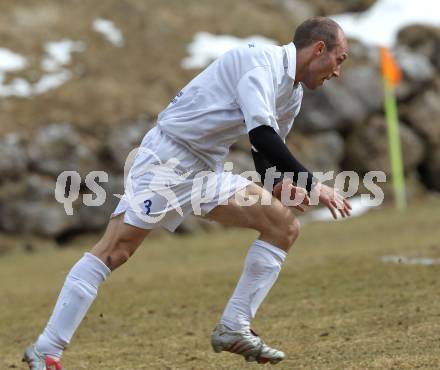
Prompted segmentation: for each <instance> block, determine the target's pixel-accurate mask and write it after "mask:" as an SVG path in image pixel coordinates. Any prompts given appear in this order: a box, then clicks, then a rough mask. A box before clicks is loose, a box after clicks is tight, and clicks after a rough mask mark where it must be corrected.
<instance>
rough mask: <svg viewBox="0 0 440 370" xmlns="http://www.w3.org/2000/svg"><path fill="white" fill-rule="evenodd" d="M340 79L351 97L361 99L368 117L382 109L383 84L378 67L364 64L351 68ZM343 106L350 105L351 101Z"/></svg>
mask: <svg viewBox="0 0 440 370" xmlns="http://www.w3.org/2000/svg"><path fill="white" fill-rule="evenodd" d="M340 79H341V83H342V84H343V85H344V86H345V87H346V88H347V90H348V91H349V93H350V95H353V96H355V97H356V98H357V99H359V101H360V102H361V104H362V106H363V107H364V109H366V111H367V112H366V115H367V116H369V115H370V114H371V113H375V112H376V111H377V110H379V109H381V108H382V106H383V83H382V77H381V73H380V71H379V70H378V68H377V66H375V65H372V64H364V65H359V66H356V67H354V68H350V69H349V70H347V71H345V72H343V73H342V75H341V78H340ZM343 104H344V105H345V104H350V101H344V102H343Z"/></svg>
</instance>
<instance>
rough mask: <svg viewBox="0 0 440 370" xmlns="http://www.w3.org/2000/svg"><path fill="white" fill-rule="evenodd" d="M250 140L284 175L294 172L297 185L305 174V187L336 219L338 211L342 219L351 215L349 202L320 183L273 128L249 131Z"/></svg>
mask: <svg viewBox="0 0 440 370" xmlns="http://www.w3.org/2000/svg"><path fill="white" fill-rule="evenodd" d="M249 139H250V142H251V144H252V146H253V147H254V148H255V149H257V151H258V152H259V153H260V154H261V156H264V157H265V158H266V160H267V161H268V162H269V163H273V164H274V165H275V166H276V168H277V169H278V170H279V171H281V172H283V173H284V172H292V173H293V181H294V182H295V183H298V179H299V176H300V173H304V174H305V175H306V178H307V180H306V186H305V187H306V189H307V191H308V192H310V191H315V192H318V194H319V201H320V203H322V204H324V205H325V206H326V207H327V208H328V209H329V210H330V212H331V213H332V215H333V217H334V218H335V219H336V218H337V211H339V213H340V215H341V216H342V217H346V216H349V215H350V210H351V206H350V204H349V202H348V201H347V200H346V199H344V198H343V197H342V196H341V195H340V194H339V193H338V192H337V191H336V189H333V188H331V187H329V186H327V185H324V184H322V183H320V182H319V181H318V180H317V179H316V178H315V177H314V176H313V175H312V173H311V172H310V171H309V170H307V169H306V168H305V167H304V166H303V165H302V164H301V163H300V162H299V161H298V160H297V159H296V158H295V157H294V156H293V154H292V153H291V152H290V150H289V148H288V147H287V145H286V144H285V143H284V141H283V140H282V139H281V137H280V136H279V135H278V134H277V133H276V132H275V130H274V129H273V128H272V127H270V126H265V125H262V126H258V127H256V128H254V129H252V130H251V131H249ZM277 186H278V187H279V186H281V184H277V185H276V187H275V189H276V188H277ZM275 189H274V191H275ZM312 189H313V190H312ZM278 190H279V189H277V191H278ZM279 191H280V190H279Z"/></svg>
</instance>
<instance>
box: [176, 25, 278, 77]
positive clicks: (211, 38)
mask: <svg viewBox="0 0 440 370" xmlns="http://www.w3.org/2000/svg"><path fill="white" fill-rule="evenodd" d="M252 43H256V44H272V45H278V42H277V41H275V40H272V39H269V38H266V37H263V36H257V35H256V36H250V37H247V38H244V39H241V38H238V37H234V36H228V35H212V34H210V33H208V32H199V33H197V34H196V35H195V36H194V40H193V42H192V43H191V44H189V45H188V47H187V51H188V54H190V56H189V57H187V58H185V59H183V60H182V62H181V66H182V68H184V69H194V68H203V67H205V66H207V65H208V64H209V63H211V62H212V61H213V60H215V59H216V58H218V57H219V56H220V55H222V54H224V53H226V52H227V51H229V50H231V49H233V48H236V47H238V46H242V45H247V44H252Z"/></svg>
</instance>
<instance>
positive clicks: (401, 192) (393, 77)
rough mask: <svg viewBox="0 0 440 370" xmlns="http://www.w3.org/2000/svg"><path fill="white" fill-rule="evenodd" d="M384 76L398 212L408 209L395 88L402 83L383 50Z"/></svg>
mask: <svg viewBox="0 0 440 370" xmlns="http://www.w3.org/2000/svg"><path fill="white" fill-rule="evenodd" d="M381 61H382V75H383V80H384V95H385V100H384V109H385V117H386V122H387V131H388V148H389V156H390V164H391V175H392V181H393V191H394V201H395V205H396V208H397V209H398V210H403V209H405V208H406V191H405V174H404V168H403V160H402V149H401V143H400V134H399V116H398V110H397V101H396V94H395V87H396V86H397V84H398V83H399V81H400V78H401V75H400V70H399V67H398V66H397V64H396V62H395V61H394V59H393V57H392V55H391V53H390V51H389V50H388V49H387V48H385V47H382V48H381Z"/></svg>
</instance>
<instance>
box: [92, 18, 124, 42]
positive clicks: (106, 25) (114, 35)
mask: <svg viewBox="0 0 440 370" xmlns="http://www.w3.org/2000/svg"><path fill="white" fill-rule="evenodd" d="M93 29H94V30H95V31H96V32H98V33H100V34H102V35H103V36H104V37H105V38H106V39H107V40H108V41H109V42H111V43H112V44H113V45H115V46H117V47H122V46H123V45H124V36H123V35H122V32H121V31H120V30H119V28H117V27H116V26H115V24H114V23H113V22H112V21H109V20H108V19H103V18H97V19H95V20H94V21H93Z"/></svg>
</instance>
